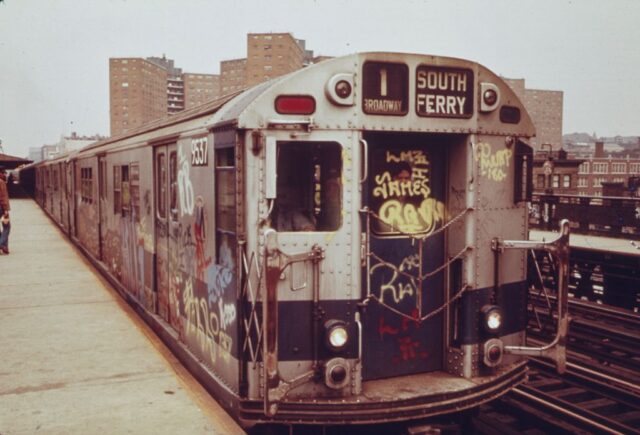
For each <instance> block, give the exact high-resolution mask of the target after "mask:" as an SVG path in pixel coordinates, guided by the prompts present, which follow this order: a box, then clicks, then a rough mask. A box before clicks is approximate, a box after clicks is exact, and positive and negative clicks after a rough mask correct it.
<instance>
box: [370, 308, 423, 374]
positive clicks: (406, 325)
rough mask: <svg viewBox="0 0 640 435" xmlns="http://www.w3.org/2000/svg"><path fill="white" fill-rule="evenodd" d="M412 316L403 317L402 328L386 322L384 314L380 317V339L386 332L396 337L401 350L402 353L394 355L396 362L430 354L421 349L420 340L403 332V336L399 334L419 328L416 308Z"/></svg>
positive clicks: (393, 359)
mask: <svg viewBox="0 0 640 435" xmlns="http://www.w3.org/2000/svg"><path fill="white" fill-rule="evenodd" d="M411 317H412V318H413V319H408V318H406V317H405V318H403V319H402V324H401V326H400V328H395V327H393V326H391V325H389V324H386V323H385V319H384V316H382V315H381V316H380V317H379V320H378V335H379V336H380V339H381V340H382V339H384V336H385V334H387V335H390V336H392V337H394V338H395V339H396V343H397V345H398V349H399V350H400V355H395V356H393V357H392V361H393V363H395V364H397V363H400V362H403V361H410V360H413V359H417V358H421V359H426V358H427V357H428V355H429V354H428V353H427V352H425V351H421V350H420V347H421V343H420V342H419V341H418V340H414V339H412V338H411V337H410V336H406V335H405V334H402V335H403V336H401V337H400V336H399V335H400V334H401V333H408V332H410V330H412V329H413V330H416V329H418V325H419V323H418V320H417V319H418V310H416V309H414V310H413V312H412V313H411Z"/></svg>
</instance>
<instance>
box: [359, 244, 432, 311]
mask: <svg viewBox="0 0 640 435" xmlns="http://www.w3.org/2000/svg"><path fill="white" fill-rule="evenodd" d="M381 268H389V266H388V265H387V264H385V263H378V264H376V265H375V266H373V267H372V268H371V274H372V275H373V274H375V273H376V272H377V271H378V270H379V269H381ZM419 268H420V256H419V255H418V254H413V255H409V256H408V257H406V258H404V259H403V260H402V262H401V263H400V266H399V267H398V268H397V269H392V272H393V273H392V275H391V277H390V278H389V280H387V281H383V282H382V283H381V285H380V292H379V295H378V298H379V299H380V301H382V302H384V303H390V304H399V303H400V302H402V300H403V299H405V298H412V297H413V295H415V293H416V286H415V279H414V278H413V276H412V275H411V272H412V271H413V272H414V275H415V270H419ZM403 272H404V273H403ZM405 274H406V275H405ZM408 275H409V276H408Z"/></svg>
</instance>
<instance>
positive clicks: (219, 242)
mask: <svg viewBox="0 0 640 435" xmlns="http://www.w3.org/2000/svg"><path fill="white" fill-rule="evenodd" d="M215 159H216V180H215V183H216V207H215V213H216V216H215V220H216V263H217V264H219V265H221V266H222V267H224V268H229V269H231V270H233V267H234V266H233V265H234V262H235V260H234V259H235V256H236V168H235V149H234V148H233V147H229V148H221V149H216V150H215Z"/></svg>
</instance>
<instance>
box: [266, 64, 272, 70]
mask: <svg viewBox="0 0 640 435" xmlns="http://www.w3.org/2000/svg"><path fill="white" fill-rule="evenodd" d="M272 69H273V67H272V66H271V65H265V66H264V70H265V71H271V70H272Z"/></svg>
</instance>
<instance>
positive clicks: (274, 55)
mask: <svg viewBox="0 0 640 435" xmlns="http://www.w3.org/2000/svg"><path fill="white" fill-rule="evenodd" d="M301 44H302V45H301ZM304 44H305V42H304V41H302V40H296V39H295V38H294V37H293V36H292V35H291V33H249V34H248V35H247V86H254V85H257V84H259V83H262V82H266V81H267V80H271V79H272V78H274V77H279V76H281V75H284V74H288V73H290V72H293V71H296V70H299V69H300V68H302V67H303V66H304V65H305V63H304V61H305V54H307V56H308V58H313V52H309V53H307V52H306V50H305V48H304Z"/></svg>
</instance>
